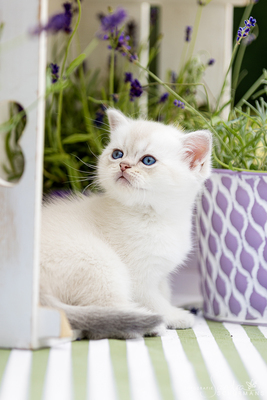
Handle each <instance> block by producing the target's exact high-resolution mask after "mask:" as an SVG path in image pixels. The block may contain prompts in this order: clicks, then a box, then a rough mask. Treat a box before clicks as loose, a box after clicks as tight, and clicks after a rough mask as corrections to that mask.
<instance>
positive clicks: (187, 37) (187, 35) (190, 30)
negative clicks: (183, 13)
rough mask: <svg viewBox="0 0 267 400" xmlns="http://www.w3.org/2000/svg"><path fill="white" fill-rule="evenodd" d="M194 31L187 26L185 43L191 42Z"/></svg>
mask: <svg viewBox="0 0 267 400" xmlns="http://www.w3.org/2000/svg"><path fill="white" fill-rule="evenodd" d="M192 30H193V28H192V26H187V27H186V28H185V41H186V42H190V40H191V33H192Z"/></svg>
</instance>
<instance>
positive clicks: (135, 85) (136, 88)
mask: <svg viewBox="0 0 267 400" xmlns="http://www.w3.org/2000/svg"><path fill="white" fill-rule="evenodd" d="M142 93H143V88H142V85H141V83H140V82H139V81H138V80H137V79H134V80H132V82H131V89H130V100H131V101H133V100H134V98H135V97H140V96H141V94H142Z"/></svg>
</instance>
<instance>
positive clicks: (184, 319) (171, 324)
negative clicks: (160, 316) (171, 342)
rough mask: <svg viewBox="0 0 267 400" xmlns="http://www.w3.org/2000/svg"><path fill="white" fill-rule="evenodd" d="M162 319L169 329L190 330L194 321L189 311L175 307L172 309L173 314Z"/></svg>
mask: <svg viewBox="0 0 267 400" xmlns="http://www.w3.org/2000/svg"><path fill="white" fill-rule="evenodd" d="M164 319H165V323H166V325H167V328H169V329H185V328H192V326H193V325H194V320H195V318H194V316H193V315H192V314H191V313H190V312H189V311H187V310H182V309H181V308H175V307H173V312H172V313H171V314H170V315H167V316H166V317H165V318H164Z"/></svg>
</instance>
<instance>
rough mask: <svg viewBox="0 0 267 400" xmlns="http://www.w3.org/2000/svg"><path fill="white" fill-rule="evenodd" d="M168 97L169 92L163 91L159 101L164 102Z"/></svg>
mask: <svg viewBox="0 0 267 400" xmlns="http://www.w3.org/2000/svg"><path fill="white" fill-rule="evenodd" d="M168 98H169V93H167V92H166V93H163V95H162V96H161V97H160V99H159V103H165V101H167V100H168Z"/></svg>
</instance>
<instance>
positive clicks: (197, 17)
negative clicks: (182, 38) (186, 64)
mask: <svg viewBox="0 0 267 400" xmlns="http://www.w3.org/2000/svg"><path fill="white" fill-rule="evenodd" d="M202 9H203V6H199V7H198V9H197V15H196V19H195V23H194V29H193V32H192V39H191V42H190V46H189V50H188V60H190V59H191V58H192V55H193V51H194V48H195V44H196V39H197V34H198V29H199V24H200V20H201V15H202Z"/></svg>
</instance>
